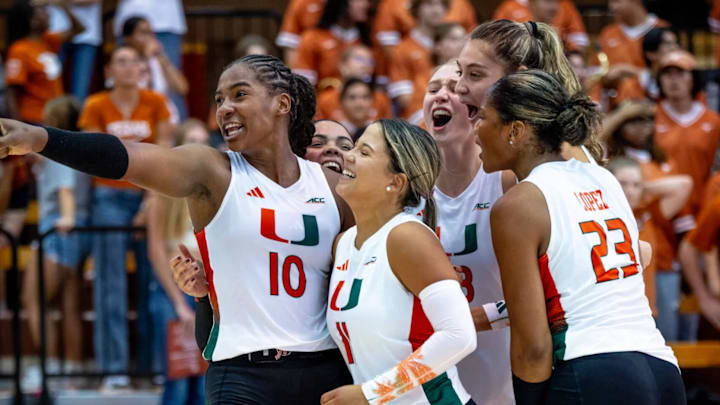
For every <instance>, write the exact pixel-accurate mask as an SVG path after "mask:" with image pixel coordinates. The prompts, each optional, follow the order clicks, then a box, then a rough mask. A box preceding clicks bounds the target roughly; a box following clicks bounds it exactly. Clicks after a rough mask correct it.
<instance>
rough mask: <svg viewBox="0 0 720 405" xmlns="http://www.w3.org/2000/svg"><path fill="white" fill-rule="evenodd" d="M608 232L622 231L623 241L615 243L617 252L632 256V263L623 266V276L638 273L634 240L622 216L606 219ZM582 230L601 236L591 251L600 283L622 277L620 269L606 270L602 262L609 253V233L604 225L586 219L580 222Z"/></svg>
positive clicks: (585, 232)
mask: <svg viewBox="0 0 720 405" xmlns="http://www.w3.org/2000/svg"><path fill="white" fill-rule="evenodd" d="M605 225H606V226H607V230H608V232H612V231H622V234H623V241H622V242H619V243H616V244H615V253H617V254H619V255H622V254H627V255H629V256H630V261H631V262H632V263H631V264H629V265H627V266H623V267H621V268H620V269H621V270H622V272H623V277H630V276H633V275H635V274H638V264H637V260H636V259H635V252H633V248H632V240H631V239H630V233H629V232H628V230H627V226H625V223H624V222H623V221H622V219H620V218H613V219H608V220H605ZM580 230H581V231H582V233H583V234H585V235H587V234H591V233H597V234H598V236H599V237H600V243H599V244H597V245H595V246H593V248H592V250H591V251H590V261H591V262H592V265H593V270H595V277H596V279H597V282H598V283H604V282H606V281H612V280H617V279H619V278H620V271H619V270H618V269H610V270H605V266H604V265H603V263H602V258H603V257H605V256H607V254H608V246H607V236H606V235H607V233H606V232H605V229H603V227H602V225H601V224H599V223H597V222H595V221H585V222H581V223H580Z"/></svg>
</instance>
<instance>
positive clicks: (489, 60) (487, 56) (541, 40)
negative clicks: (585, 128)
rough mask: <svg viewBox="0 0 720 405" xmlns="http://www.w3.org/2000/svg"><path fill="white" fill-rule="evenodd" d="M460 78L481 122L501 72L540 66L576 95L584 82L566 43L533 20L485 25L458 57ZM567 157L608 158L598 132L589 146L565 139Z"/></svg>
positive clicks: (462, 91)
mask: <svg viewBox="0 0 720 405" xmlns="http://www.w3.org/2000/svg"><path fill="white" fill-rule="evenodd" d="M458 68H459V70H460V80H459V82H458V84H457V89H456V91H457V92H458V93H459V94H460V99H461V101H462V102H463V104H466V105H467V106H468V116H469V117H470V119H471V120H472V121H473V122H476V121H477V111H478V106H480V105H481V104H482V102H483V99H484V98H485V93H486V92H487V89H488V88H489V87H490V86H491V85H492V84H493V83H495V82H496V81H497V80H498V79H500V78H501V77H503V76H505V75H507V74H510V73H513V72H516V71H518V70H522V69H540V70H543V71H545V72H548V73H551V74H553V75H555V76H557V77H558V78H560V80H561V82H562V83H563V86H564V88H565V89H566V90H567V91H568V92H570V93H571V94H573V93H575V92H578V91H581V90H582V86H581V85H580V82H579V81H578V79H577V77H576V76H575V73H574V72H573V70H572V67H571V66H570V63H569V62H568V60H567V58H566V57H565V54H564V53H563V47H562V43H561V42H560V38H559V37H558V36H557V33H555V31H554V30H553V28H552V27H551V26H549V25H547V24H544V23H536V22H533V21H530V22H527V23H516V22H513V21H509V20H496V21H489V22H486V23H483V24H480V25H479V26H478V27H477V28H475V29H474V30H473V32H472V33H470V38H469V40H468V41H467V43H466V44H465V46H464V47H463V50H462V52H460V56H459V58H458ZM562 150H563V156H565V158H571V157H573V158H575V159H578V160H580V161H583V162H593V163H594V162H595V161H600V160H602V156H603V152H602V147H601V146H600V144H599V143H598V142H597V140H595V137H593V138H590V139H588V140H587V141H586V143H585V145H584V146H581V147H573V146H571V145H568V144H563V147H562Z"/></svg>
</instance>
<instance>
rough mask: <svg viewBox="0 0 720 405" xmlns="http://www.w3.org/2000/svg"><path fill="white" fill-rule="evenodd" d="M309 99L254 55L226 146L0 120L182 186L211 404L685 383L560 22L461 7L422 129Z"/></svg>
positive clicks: (178, 191) (555, 395) (581, 398)
mask: <svg viewBox="0 0 720 405" xmlns="http://www.w3.org/2000/svg"><path fill="white" fill-rule="evenodd" d="M315 101H316V100H315V92H314V89H313V86H312V85H311V84H310V83H309V82H308V81H307V80H306V79H304V78H303V77H302V76H298V75H296V74H294V73H292V72H291V70H290V69H289V68H288V67H287V66H285V65H284V64H283V62H282V61H280V60H279V59H277V58H274V57H271V56H260V55H250V56H246V57H243V58H241V59H238V60H237V61H235V62H233V63H232V64H231V65H229V66H228V67H227V68H226V69H225V70H224V71H223V73H222V74H221V76H220V78H219V80H218V85H217V90H216V93H215V103H216V107H217V113H216V119H217V124H218V127H219V128H220V131H221V132H222V134H223V136H224V138H225V141H226V142H227V144H228V146H229V149H230V150H229V151H228V152H220V151H217V150H215V149H212V148H210V147H206V146H201V145H187V146H180V147H176V148H172V149H169V148H164V147H160V146H155V145H151V144H140V143H127V142H122V141H120V140H119V139H118V138H117V137H115V136H112V135H108V134H101V133H96V134H92V136H88V134H85V133H79V132H71V131H64V130H59V129H55V128H50V127H46V128H43V127H36V126H31V125H28V124H23V123H20V122H17V121H12V120H0V123H1V124H2V126H3V133H4V136H3V137H2V138H0V156H3V157H4V156H6V155H8V154H10V155H17V154H27V153H31V152H38V153H40V154H42V155H44V156H45V157H47V158H49V159H52V160H55V161H57V162H59V163H61V164H64V165H67V166H70V167H73V168H75V169H78V170H81V171H84V172H87V173H89V174H92V175H96V176H101V177H106V178H112V179H123V180H127V181H130V182H132V183H134V184H137V185H139V186H141V187H143V188H146V189H148V190H152V191H155V192H158V193H162V194H165V195H168V196H171V197H175V198H184V199H185V201H186V203H187V206H188V209H189V212H190V217H191V219H192V223H193V228H194V230H195V232H196V239H197V247H198V251H199V252H200V256H201V257H199V258H197V261H196V260H194V259H195V258H193V257H191V256H189V255H185V256H178V257H176V258H174V259H173V260H172V262H171V264H172V266H173V276H174V278H175V281H176V283H177V284H178V286H179V288H180V289H181V290H182V291H184V292H185V293H187V294H189V295H192V296H195V297H197V299H198V301H199V305H198V308H197V314H196V317H197V318H198V323H197V324H196V327H198V329H199V330H198V331H196V334H198V335H200V336H201V338H200V339H199V342H198V343H199V344H200V345H201V347H202V349H203V355H204V356H205V358H206V359H207V360H209V361H210V367H209V369H208V372H207V380H206V395H207V398H208V401H209V403H211V404H318V403H320V404H329V405H339V404H366V403H370V404H386V403H389V404H458V405H462V404H513V403H517V404H579V403H582V404H608V403H618V404H625V403H627V404H630V403H632V404H636V405H640V404H667V405H675V404H684V403H685V393H684V392H685V391H684V387H683V382H682V379H681V378H680V372H679V368H678V365H677V360H676V359H675V356H674V355H673V352H672V350H671V349H670V348H669V347H668V346H667V345H666V344H665V341H664V339H663V337H662V336H661V334H660V332H659V331H658V330H657V328H656V326H655V322H654V320H653V317H652V314H651V310H650V306H649V304H648V300H647V298H646V296H645V288H644V283H643V278H642V276H641V273H642V272H643V263H646V262H647V261H648V258H647V257H646V256H647V255H646V254H643V252H641V251H642V250H643V249H641V246H642V242H641V241H640V240H639V237H638V227H637V224H636V221H635V217H634V215H633V211H632V209H631V208H630V205H629V204H628V202H627V200H626V198H625V196H624V194H623V191H622V189H621V187H620V184H619V183H618V181H617V180H616V179H615V177H614V176H613V175H612V174H611V173H610V172H608V171H607V170H606V169H604V168H603V167H601V166H600V165H598V163H597V162H599V161H600V160H601V158H602V151H601V150H600V149H599V148H598V147H597V145H598V144H597V142H596V141H595V134H596V132H597V129H598V126H599V123H600V115H599V113H598V112H597V110H596V108H595V105H594V104H593V102H592V101H591V100H590V99H589V98H587V96H586V95H584V94H583V93H582V91H581V90H580V85H579V83H578V80H577V78H576V77H575V75H574V73H573V72H572V69H571V68H570V66H569V63H568V61H567V59H566V57H565V56H564V54H563V52H562V45H561V43H560V40H559V39H558V37H557V34H556V33H555V32H554V31H553V29H552V28H551V27H549V26H548V25H545V24H542V23H535V22H529V23H524V24H522V23H515V22H510V21H508V20H497V21H492V22H488V23H484V24H481V25H480V26H478V27H477V28H475V30H473V32H472V33H471V34H470V36H469V38H468V39H467V40H466V42H465V44H464V47H463V49H462V52H461V53H460V55H459V57H458V58H457V59H456V60H452V61H451V62H449V63H447V64H444V65H441V66H440V67H438V68H437V69H436V70H435V71H434V73H433V75H432V77H431V78H430V81H429V82H428V84H427V91H426V94H425V97H424V101H423V108H422V113H423V116H424V125H425V127H426V128H427V130H424V129H422V128H420V127H418V126H415V125H411V124H409V123H407V122H405V121H402V120H396V119H391V120H384V119H383V120H379V121H376V122H375V123H373V124H371V125H370V126H368V127H367V129H366V130H365V131H364V133H363V134H362V135H361V136H360V137H359V138H358V139H357V140H356V142H355V143H354V146H353V141H352V139H351V137H350V136H349V134H348V133H347V131H346V130H344V129H343V127H342V126H341V125H339V124H337V123H335V122H333V121H320V122H316V123H313V121H312V120H313V116H314V115H315ZM203 319H205V320H207V321H208V322H207V325H208V326H207V327H206V328H205V327H202V326H200V325H203V324H205V323H204V322H202V320H203ZM202 329H207V330H202Z"/></svg>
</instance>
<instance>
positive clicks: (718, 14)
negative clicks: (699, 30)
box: [708, 0, 720, 66]
mask: <svg viewBox="0 0 720 405" xmlns="http://www.w3.org/2000/svg"><path fill="white" fill-rule="evenodd" d="M708 25H709V26H710V31H712V32H714V33H715V34H720V0H714V1H713V7H712V10H711V11H710V16H709V17H708ZM715 59H716V60H717V64H718V66H720V46H718V47H716V48H715Z"/></svg>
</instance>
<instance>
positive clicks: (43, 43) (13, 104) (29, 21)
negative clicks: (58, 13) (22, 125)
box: [5, 0, 84, 123]
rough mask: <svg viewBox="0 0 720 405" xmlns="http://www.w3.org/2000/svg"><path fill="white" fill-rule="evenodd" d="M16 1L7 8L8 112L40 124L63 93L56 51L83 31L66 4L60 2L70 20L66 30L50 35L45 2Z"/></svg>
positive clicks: (6, 79)
mask: <svg viewBox="0 0 720 405" xmlns="http://www.w3.org/2000/svg"><path fill="white" fill-rule="evenodd" d="M32 4H33V5H31V4H30V2H27V1H22V0H18V1H16V2H15V3H14V4H13V6H12V8H11V9H10V15H9V18H8V34H9V35H8V39H9V40H10V41H9V42H10V44H11V45H10V49H9V50H8V55H7V66H6V70H5V75H6V76H5V81H6V84H7V86H8V87H7V95H6V102H7V112H8V116H9V117H10V118H14V119H19V120H23V121H27V122H33V123H40V122H41V121H42V118H43V117H42V113H43V107H44V106H45V103H46V102H47V101H48V100H51V99H53V98H55V97H57V96H59V95H61V94H62V93H63V90H62V78H61V74H62V65H61V64H60V60H59V59H58V57H57V52H58V50H59V49H60V45H62V43H63V42H65V41H67V40H69V39H70V38H72V37H73V36H75V35H76V34H79V33H80V32H82V31H83V30H84V27H83V25H82V23H80V21H78V19H77V18H75V17H74V16H73V15H72V13H70V11H69V8H68V5H67V1H64V2H62V3H59V4H60V5H61V8H62V10H63V11H64V12H66V13H67V15H68V16H69V18H70V21H71V27H70V29H69V30H67V31H62V32H55V33H50V32H49V31H48V27H49V20H48V12H47V1H36V2H33V3H32Z"/></svg>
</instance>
